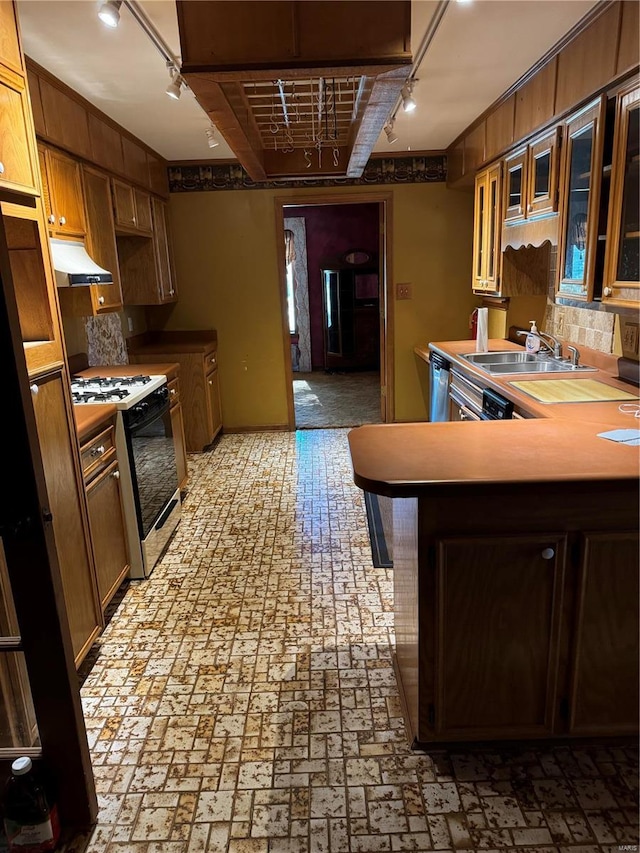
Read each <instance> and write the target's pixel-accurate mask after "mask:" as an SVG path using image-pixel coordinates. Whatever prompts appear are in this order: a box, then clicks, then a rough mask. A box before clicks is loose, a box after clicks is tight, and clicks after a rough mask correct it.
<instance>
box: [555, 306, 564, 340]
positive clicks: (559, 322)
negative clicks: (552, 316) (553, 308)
mask: <svg viewBox="0 0 640 853" xmlns="http://www.w3.org/2000/svg"><path fill="white" fill-rule="evenodd" d="M556 335H558V337H560V338H561V337H562V336H563V335H564V313H563V312H562V311H558V312H557V313H556Z"/></svg>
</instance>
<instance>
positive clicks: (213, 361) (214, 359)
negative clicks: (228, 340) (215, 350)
mask: <svg viewBox="0 0 640 853" xmlns="http://www.w3.org/2000/svg"><path fill="white" fill-rule="evenodd" d="M209 361H210V362H211V364H215V363H216V357H215V356H214V357H213V358H210V359H209Z"/></svg>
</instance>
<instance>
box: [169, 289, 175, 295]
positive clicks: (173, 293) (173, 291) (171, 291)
mask: <svg viewBox="0 0 640 853" xmlns="http://www.w3.org/2000/svg"><path fill="white" fill-rule="evenodd" d="M175 295H176V292H175V290H174V289H173V288H171V290H170V291H169V296H175Z"/></svg>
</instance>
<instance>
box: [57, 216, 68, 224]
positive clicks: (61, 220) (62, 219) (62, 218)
mask: <svg viewBox="0 0 640 853" xmlns="http://www.w3.org/2000/svg"><path fill="white" fill-rule="evenodd" d="M58 222H59V223H60V225H66V224H67V219H66V217H65V216H61V217H60V219H59V220H58Z"/></svg>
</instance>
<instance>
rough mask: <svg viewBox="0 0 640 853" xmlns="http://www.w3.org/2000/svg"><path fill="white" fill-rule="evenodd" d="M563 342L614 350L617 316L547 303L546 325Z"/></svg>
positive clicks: (599, 349)
mask: <svg viewBox="0 0 640 853" xmlns="http://www.w3.org/2000/svg"><path fill="white" fill-rule="evenodd" d="M542 328H543V329H544V330H545V332H549V333H550V334H552V335H555V336H556V337H558V338H561V339H562V340H563V341H571V342H572V343H574V344H578V345H579V344H582V345H583V346H585V347H590V348H591V349H595V350H598V351H599V352H605V353H610V352H612V351H613V341H614V329H615V314H610V313H608V312H606V311H594V310H593V309H590V308H573V307H568V306H565V305H554V304H552V303H550V302H547V309H546V312H545V318H544V325H543V327H542Z"/></svg>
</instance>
